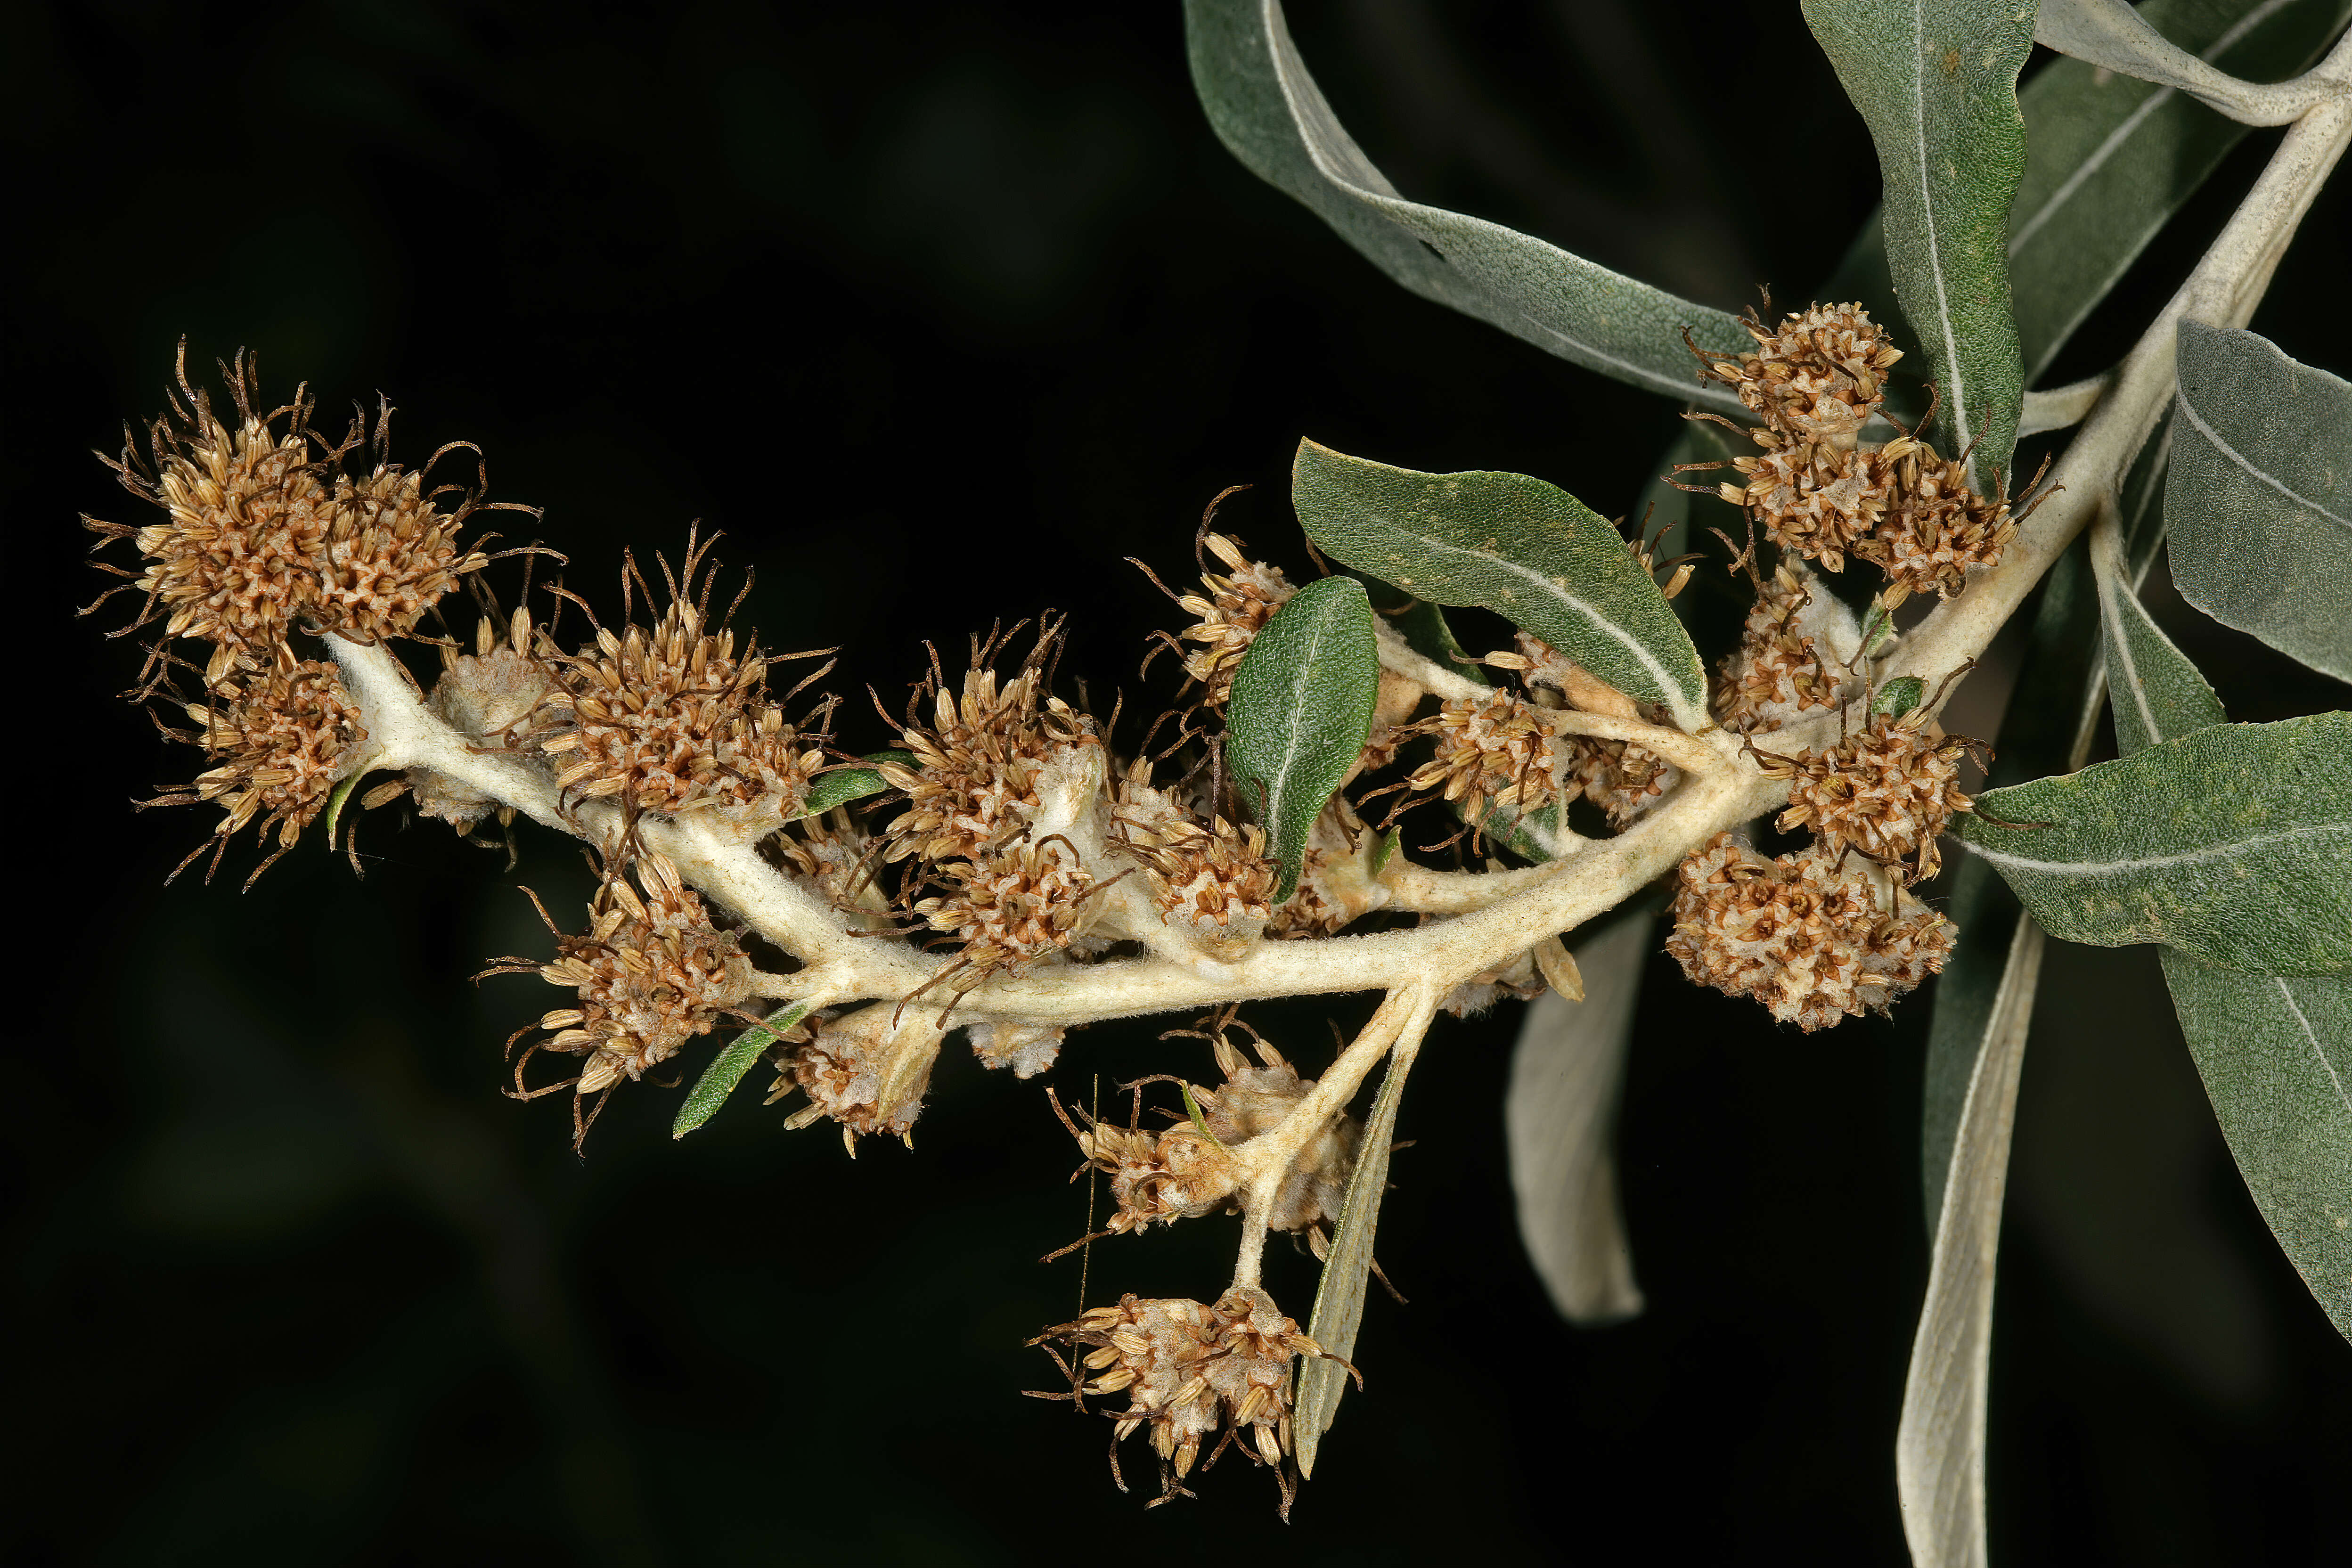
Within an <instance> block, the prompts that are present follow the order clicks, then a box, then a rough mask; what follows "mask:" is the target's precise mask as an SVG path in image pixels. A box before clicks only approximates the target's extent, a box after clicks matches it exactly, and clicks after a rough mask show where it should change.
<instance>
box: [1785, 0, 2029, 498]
mask: <svg viewBox="0 0 2352 1568" xmlns="http://www.w3.org/2000/svg"><path fill="white" fill-rule="evenodd" d="M1804 13H1805V20H1806V22H1807V24H1808V25H1809V26H1811V28H1812V30H1813V37H1815V38H1817V39H1819V40H1820V42H1821V46H1822V51H1823V52H1824V53H1825V54H1827V55H1828V56H1829V58H1830V64H1831V65H1832V66H1833V67H1835V68H1836V69H1837V74H1838V79H1839V81H1841V82H1842V83H1843V84H1844V86H1845V90H1846V96H1847V97H1848V98H1851V99H1852V100H1853V104H1854V107H1855V108H1856V109H1858V110H1861V112H1862V117H1863V120H1864V121H1865V122H1866V123H1867V124H1868V125H1869V127H1870V135H1871V140H1872V141H1873V142H1874V143H1875V144H1876V145H1877V148H1878V167H1879V174H1880V176H1881V178H1882V179H1883V180H1884V181H1885V190H1886V205H1885V214H1884V218H1883V227H1884V232H1885V244H1886V257H1887V262H1888V270H1889V273H1890V275H1891V277H1892V279H1893V281H1894V287H1895V295H1896V297H1897V298H1898V299H1899V300H1901V301H1902V304H1903V313H1904V315H1905V317H1906V319H1907V320H1908V321H1910V323H1911V330H1912V331H1913V333H1914V334H1915V335H1916V336H1917V338H1918V339H1919V340H1920V342H1922V343H1923V344H1924V345H1925V346H1926V348H1927V358H1928V361H1929V363H1930V365H1931V366H1932V367H1933V370H1934V374H1935V379H1936V383H1937V385H1938V386H1939V387H1941V388H1942V390H1943V397H1944V406H1945V409H1946V415H1945V418H1946V422H1947V425H1948V428H1949V429H1950V431H1951V433H1952V446H1953V447H1954V448H1955V449H1958V450H1966V449H1968V448H1969V447H1970V446H1971V445H1972V444H1973V446H1974V447H1975V453H1976V457H1975V463H1976V466H1977V468H1979V470H1980V471H1981V472H1983V473H1985V474H1988V475H1990V476H1994V477H1995V479H1996V480H1998V479H2000V478H2001V477H2004V476H2006V475H2007V473H2008V471H2009V459H2010V452H2011V448H2012V447H2015V446H2016V444H2017V424H2018V415H2019V411H2020V410H2021V408H2022V406H2023V405H2024V401H2025V372H2024V364H2023V361H2022V358H2021V353H2020V350H2019V346H2018V338H2017V325H2016V322H2015V321H2013V320H2012V319H2011V309H2010V286H2009V251H2008V245H2007V239H2008V227H2009V208H2010V202H2011V198H2012V197H2014V196H2015V195H2016V194H2017V188H2018V182H2019V181H2020V179H2021V177H2022V176H2023V174H2024V172H2025V120H2024V117H2023V115H2021V113H2020V112H2019V110H2018V106H2017V73H2018V71H2019V70H2020V69H2021V68H2023V66H2024V64H2025V58H2026V56H2027V55H2028V54H2030V53H2031V52H2032V47H2033V13H2034V6H2033V3H2032V0H1805V3H1804ZM1986 488H1987V489H1990V488H1992V487H1991V485H1990V484H1988V485H1987V487H1986Z"/></svg>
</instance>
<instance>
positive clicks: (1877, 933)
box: [1666, 833, 1953, 1031]
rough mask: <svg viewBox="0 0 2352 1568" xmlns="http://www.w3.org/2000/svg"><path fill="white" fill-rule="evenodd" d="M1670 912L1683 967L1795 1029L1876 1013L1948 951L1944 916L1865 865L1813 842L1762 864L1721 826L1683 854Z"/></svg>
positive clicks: (1670, 941)
mask: <svg viewBox="0 0 2352 1568" xmlns="http://www.w3.org/2000/svg"><path fill="white" fill-rule="evenodd" d="M1842 860H1843V865H1842V864H1841V861H1842ZM1674 915H1675V929H1674V931H1673V933H1672V934H1671V935H1669V936H1668V937H1667V939H1666V951H1667V952H1671V953H1672V954H1674V956H1675V959H1676V960H1677V961H1678V962H1679V963H1681V964H1682V966H1683V973H1685V974H1686V975H1688V976H1689V977H1690V978H1691V979H1692V980H1693V981H1695V982H1696V983H1697V984H1701V985H1712V986H1714V987H1715V988H1716V989H1717V990H1718V991H1722V992H1725V993H1727V994H1730V995H1734V996H1753V997H1755V998H1756V999H1757V1000H1758V1001H1759V1002H1761V1003H1762V1004H1763V1005H1764V1006H1765V1008H1766V1009H1767V1010H1768V1011H1769V1012H1770V1013H1771V1015H1772V1016H1773V1017H1775V1018H1777V1019H1779V1020H1780V1022H1782V1023H1784V1024H1795V1025H1797V1026H1799V1027H1800V1028H1802V1029H1805V1030H1807V1031H1811V1030H1814V1029H1822V1028H1827V1027H1829V1026H1831V1025H1832V1024H1835V1023H1837V1022H1838V1021H1839V1020H1841V1019H1842V1018H1845V1017H1848V1016H1854V1017H1858V1016H1861V1015H1862V1014H1863V1013H1864V1012H1865V1011H1868V1010H1872V1009H1876V1010H1878V1011H1881V1012H1883V1011H1885V1009H1886V1007H1887V1005H1889V1004H1890V1003H1892V1002H1893V1001H1894V999H1895V997H1897V996H1900V995H1902V994H1904V993H1905V992H1906V991H1909V990H1911V989H1912V988H1913V987H1915V986H1916V985H1917V984H1919V983H1920V982H1921V981H1923V980H1925V979H1926V978H1927V976H1928V975H1930V974H1933V973H1936V972H1937V971H1938V970H1940V969H1941V968H1943V966H1944V960H1945V958H1946V957H1947V956H1948V954H1949V953H1950V952H1951V948H1952V936H1953V931H1952V926H1951V923H1950V922H1949V921H1946V920H1945V919H1944V918H1943V917H1942V916H1941V915H1938V914H1937V913H1936V912H1935V911H1933V910H1929V909H1927V907H1926V906H1925V905H1923V904H1922V903H1920V902H1919V900H1916V899H1915V898H1913V897H1912V896H1911V894H1910V892H1909V891H1908V890H1907V889H1905V888H1903V887H1902V886H1901V885H1899V884H1898V883H1895V882H1892V881H1889V880H1888V879H1885V878H1883V877H1878V876H1874V875H1873V870H1872V868H1871V867H1869V866H1868V864H1867V863H1865V862H1862V861H1859V860H1845V859H1844V858H1843V857H1841V856H1839V855H1837V854H1835V853H1834V852H1832V851H1831V850H1829V849H1827V848H1825V847H1822V846H1820V845H1815V846H1813V847H1810V848H1808V849H1805V850H1803V851H1801V852H1800V853H1798V854H1794V855H1783V856H1780V857H1779V858H1776V859H1770V860H1768V859H1766V858H1763V857H1762V856H1760V855H1758V854H1756V853H1755V852H1754V851H1752V850H1750V849H1748V848H1746V847H1743V846H1741V845H1740V844H1738V842H1737V841H1736V840H1734V839H1733V837H1731V835H1729V834H1728V833H1724V834H1718V835H1717V836H1716V837H1715V838H1714V839H1713V840H1711V841H1710V842H1709V843H1707V844H1706V845H1704V846H1702V847H1700V848H1698V849H1696V850H1694V851H1692V853H1691V854H1690V856H1689V857H1688V858H1685V860H1684V861H1683V864H1682V868H1681V870H1680V872H1679V874H1678V877H1677V885H1676V888H1675V906H1674Z"/></svg>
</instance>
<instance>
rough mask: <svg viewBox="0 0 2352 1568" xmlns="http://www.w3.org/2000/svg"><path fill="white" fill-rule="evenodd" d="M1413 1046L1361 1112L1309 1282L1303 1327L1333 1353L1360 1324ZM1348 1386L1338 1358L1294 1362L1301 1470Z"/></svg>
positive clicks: (1349, 1346) (1351, 1341)
mask: <svg viewBox="0 0 2352 1568" xmlns="http://www.w3.org/2000/svg"><path fill="white" fill-rule="evenodd" d="M1420 1049H1421V1044H1420V1041H1419V1040H1418V1039H1413V1040H1408V1041H1400V1042H1399V1043H1398V1045H1397V1047H1396V1049H1395V1050H1394V1051H1393V1052H1391V1055H1390V1057H1389V1070H1388V1076H1387V1077H1386V1078H1383V1079H1381V1092H1380V1093H1379V1094H1378V1095H1377V1096H1375V1097H1374V1098H1373V1100H1372V1112H1371V1115H1370V1116H1369V1117H1367V1118H1366V1119H1365V1121H1364V1136H1363V1139H1362V1141H1361V1142H1359V1143H1358V1144H1357V1145H1356V1150H1357V1152H1356V1169H1355V1171H1354V1172H1353V1173H1351V1174H1350V1175H1349V1177H1348V1190H1347V1193H1346V1194H1345V1195H1344V1196H1342V1197H1341V1198H1340V1200H1339V1225H1338V1226H1336V1227H1334V1230H1333V1234H1332V1237H1331V1252H1330V1255H1329V1256H1328V1257H1327V1258H1325V1259H1324V1260H1323V1278H1322V1280H1321V1281H1320V1283H1318V1285H1317V1286H1316V1288H1315V1316H1314V1318H1313V1320H1312V1321H1310V1322H1309V1323H1308V1324H1307V1337H1308V1338H1309V1339H1311V1340H1313V1341H1314V1342H1316V1343H1317V1344H1318V1345H1321V1346H1322V1347H1323V1348H1324V1349H1325V1350H1327V1351H1328V1352H1331V1353H1332V1354H1333V1355H1335V1356H1340V1357H1343V1358H1350V1359H1352V1358H1353V1357H1354V1355H1355V1353H1356V1331H1358V1330H1359V1329H1360V1328H1362V1327H1363V1324H1364V1289H1365V1287H1366V1285H1368V1284H1369V1283H1370V1279H1371V1272H1372V1234H1373V1232H1374V1231H1376V1230H1378V1229H1379V1228H1380V1223H1381V1194H1383V1193H1385V1192H1387V1191H1388V1185H1389V1152H1390V1145H1391V1143H1393V1142H1395V1141H1396V1119H1397V1102H1398V1101H1399V1100H1402V1099H1403V1098H1404V1080H1405V1075H1406V1074H1408V1073H1410V1072H1412V1058H1414V1056H1415V1055H1417V1054H1418V1053H1419V1051H1420ZM1347 1390H1348V1373H1347V1369H1346V1368H1345V1367H1342V1366H1341V1365H1339V1363H1338V1362H1331V1361H1322V1360H1316V1361H1309V1362H1307V1363H1305V1364H1303V1365H1301V1366H1300V1367H1299V1369H1298V1397H1297V1402H1296V1408H1297V1415H1296V1416H1295V1419H1294V1421H1293V1426H1292V1431H1293V1437H1294V1441H1295V1442H1296V1445H1297V1455H1298V1473H1299V1474H1300V1475H1302V1476H1312V1475H1313V1474H1314V1473H1315V1454H1316V1451H1317V1450H1318V1448H1320V1447H1322V1446H1323V1434H1324V1433H1326V1432H1328V1431H1329V1430H1330V1429H1331V1417H1332V1416H1334V1415H1338V1414H1339V1396H1340V1395H1341V1394H1345V1393H1346V1392H1347Z"/></svg>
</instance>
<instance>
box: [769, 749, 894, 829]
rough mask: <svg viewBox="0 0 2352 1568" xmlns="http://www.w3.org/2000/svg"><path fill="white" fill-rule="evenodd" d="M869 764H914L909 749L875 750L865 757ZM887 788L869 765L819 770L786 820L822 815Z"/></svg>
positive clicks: (795, 820) (887, 784)
mask: <svg viewBox="0 0 2352 1568" xmlns="http://www.w3.org/2000/svg"><path fill="white" fill-rule="evenodd" d="M866 761H867V762H869V763H898V765H899V766H901V767H909V768H911V767H913V766H914V765H915V753H914V752H874V753H873V754H872V755H871V756H869V757H867V758H866ZM889 787H890V785H889V783H888V782H887V780H885V779H884V778H883V776H882V775H881V773H879V772H878V771H877V770H876V769H873V768H835V769H834V770H833V771H832V772H831V773H819V774H817V776H816V777H815V778H814V780H813V781H811V783H810V784H809V791H808V798H807V799H805V800H803V802H802V803H801V808H800V810H799V811H797V812H795V813H793V816H791V817H790V818H789V820H791V821H793V822H797V821H799V820H800V819H801V818H802V817H803V816H824V814H825V813H826V812H828V811H831V810H832V809H833V808H834V807H835V806H836V805H848V804H849V803H850V802H851V801H853V800H864V799H865V798H866V796H867V795H880V794H881V793H882V792H883V791H884V790H886V789H888V788H889Z"/></svg>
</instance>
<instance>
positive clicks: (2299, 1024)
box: [2164, 951, 2352, 1339]
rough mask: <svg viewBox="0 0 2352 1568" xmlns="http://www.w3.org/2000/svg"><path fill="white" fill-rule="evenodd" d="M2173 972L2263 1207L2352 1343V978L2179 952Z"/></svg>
mask: <svg viewBox="0 0 2352 1568" xmlns="http://www.w3.org/2000/svg"><path fill="white" fill-rule="evenodd" d="M2164 979H2165V984H2167V985H2168V986H2169V987H2170V988H2171V991H2172V1005H2173V1007H2174V1009H2175V1010H2176V1011H2178V1012H2179V1015H2180V1027H2181V1032H2182V1033H2183V1034H2185V1035H2187V1036H2188V1037H2189V1054H2190V1055H2192V1056H2194V1057H2195V1058H2197V1071H2198V1074H2199V1076H2200V1077H2201V1078H2203V1079H2204V1080H2205V1092H2206V1093H2207V1094H2208V1095H2209V1096H2210V1097H2211V1099H2212V1101H2213V1111H2214V1114H2215V1115H2216V1116H2217V1117H2218V1118H2220V1120H2221V1133H2222V1136H2224V1137H2225V1138H2227V1139H2228V1140H2229V1142H2230V1153H2231V1156H2232V1157H2233V1158H2234V1159H2235V1160H2236V1161H2237V1163H2238V1170H2239V1172H2240V1173H2242V1175H2244V1177H2245V1178H2246V1186H2247V1187H2248V1189H2249V1190H2250V1191H2252V1194H2253V1196H2254V1204H2255V1206H2256V1207H2258V1208H2260V1209H2261V1210H2262V1211H2263V1219H2264V1220H2265V1221H2266V1222H2268V1224H2269V1225H2270V1227H2271V1234H2272V1235H2273V1236H2275V1237H2278V1241H2279V1246H2280V1247H2282V1248H2284V1250H2285V1252H2286V1255H2287V1259H2288V1261H2290V1262H2292V1263H2293V1264H2294V1267H2295V1272H2297V1273H2298V1274H2301V1275H2302V1276H2303V1280H2304V1283H2305V1284H2306V1285H2308V1286H2310V1287H2311V1293H2312V1294H2313V1295H2314V1296H2315V1297H2317V1298H2318V1299H2319V1304H2320V1306H2321V1307H2322V1308H2323V1309H2325V1310H2326V1313H2327V1317H2328V1321H2331V1322H2333V1323H2334V1324H2335V1325H2336V1331H2337V1332H2338V1333H2341V1334H2343V1335H2344V1336H2345V1337H2346V1338H2347V1339H2352V981H2347V980H2345V979H2343V978H2341V977H2334V976H2330V977H2319V976H2312V975H2303V976H2281V975H2276V974H2233V973H2231V972H2229V971H2228V970H2225V969H2217V968H2215V967H2213V966H2212V965H2211V964H2207V963H2199V962H2197V960H2195V959H2193V958H2190V957H2189V955H2188V954H2186V953H2181V952H2170V951H2168V952H2166V953H2165V954H2164Z"/></svg>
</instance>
